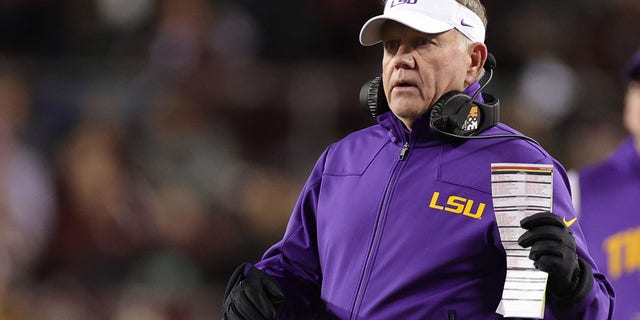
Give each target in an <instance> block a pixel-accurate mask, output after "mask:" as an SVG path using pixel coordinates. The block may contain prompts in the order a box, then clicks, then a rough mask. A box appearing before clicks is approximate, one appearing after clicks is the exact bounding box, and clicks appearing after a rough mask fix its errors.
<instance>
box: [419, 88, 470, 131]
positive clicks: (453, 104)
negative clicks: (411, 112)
mask: <svg viewBox="0 0 640 320" xmlns="http://www.w3.org/2000/svg"><path fill="white" fill-rule="evenodd" d="M470 100H471V97H469V96H468V95H466V94H464V93H463V92H461V91H456V90H453V91H449V92H447V93H445V94H443V95H442V96H441V97H440V99H438V101H436V103H435V104H434V105H433V107H431V112H430V114H429V126H430V127H431V129H432V130H433V131H434V132H435V133H436V134H439V133H440V132H439V131H444V132H446V133H454V134H458V133H456V131H460V130H459V128H458V121H457V118H458V111H459V110H460V109H461V104H464V103H467V102H468V101H470ZM465 116H466V115H465Z"/></svg>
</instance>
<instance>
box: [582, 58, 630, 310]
mask: <svg viewBox="0 0 640 320" xmlns="http://www.w3.org/2000/svg"><path fill="white" fill-rule="evenodd" d="M625 78H626V79H627V80H628V81H627V87H626V93H625V99H624V113H623V119H624V126H625V128H626V129H627V131H629V133H630V135H629V137H628V138H627V139H626V140H625V141H624V142H623V143H622V144H621V145H620V147H619V148H618V149H617V150H616V151H615V152H614V153H613V154H612V155H611V156H610V157H609V158H608V159H607V160H605V161H603V162H601V163H597V164H592V165H589V166H585V167H583V168H580V169H578V170H577V171H571V172H570V173H571V174H570V177H571V178H572V179H571V183H572V184H571V189H572V192H573V195H574V198H573V200H574V204H575V207H576V211H577V213H578V214H579V215H580V221H581V222H580V223H581V226H582V228H583V230H584V234H585V236H586V238H587V240H588V241H589V242H588V244H589V251H590V252H591V253H592V254H593V258H594V259H595V261H596V262H597V264H598V266H600V267H601V268H602V269H603V270H604V271H605V273H606V274H607V277H608V278H609V279H610V280H611V282H612V284H613V286H614V288H615V290H616V308H615V319H621V320H639V319H640V304H639V303H638V294H639V293H640V212H639V211H638V203H637V200H638V198H640V50H638V51H637V52H636V53H635V54H634V55H633V56H632V58H631V60H630V62H629V63H628V67H627V69H626V73H625Z"/></svg>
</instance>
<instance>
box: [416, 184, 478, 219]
mask: <svg viewBox="0 0 640 320" xmlns="http://www.w3.org/2000/svg"><path fill="white" fill-rule="evenodd" d="M485 207H486V204H484V203H482V202H478V203H477V204H476V203H475V201H473V200H471V199H467V198H464V197H460V196H455V195H450V196H448V197H447V196H442V197H441V196H440V192H438V191H435V192H434V193H433V195H431V201H430V202H429V208H432V209H436V210H441V211H446V212H451V213H455V214H462V215H464V216H467V217H470V218H474V219H480V218H482V213H483V212H484V208H485Z"/></svg>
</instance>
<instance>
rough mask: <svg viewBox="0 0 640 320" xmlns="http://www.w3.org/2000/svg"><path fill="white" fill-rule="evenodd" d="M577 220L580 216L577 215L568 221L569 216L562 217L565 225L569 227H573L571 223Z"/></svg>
mask: <svg viewBox="0 0 640 320" xmlns="http://www.w3.org/2000/svg"><path fill="white" fill-rule="evenodd" d="M577 220H578V217H575V218H573V219H571V220H569V221H567V217H562V222H564V225H565V226H567V228H569V227H571V225H572V224H574V223H575V222H576V221H577Z"/></svg>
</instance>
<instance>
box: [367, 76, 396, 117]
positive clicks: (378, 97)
mask: <svg viewBox="0 0 640 320" xmlns="http://www.w3.org/2000/svg"><path fill="white" fill-rule="evenodd" d="M360 104H361V105H363V106H364V107H365V108H366V109H367V111H368V113H369V114H370V115H371V116H372V117H374V118H375V117H377V116H378V115H380V114H383V113H385V112H387V111H389V110H390V109H389V105H388V104H387V97H386V96H385V94H384V88H383V87H382V77H380V76H378V77H375V78H373V79H371V80H369V81H367V82H365V84H364V85H363V86H362V88H360Z"/></svg>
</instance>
